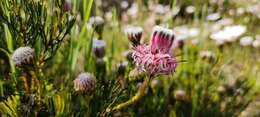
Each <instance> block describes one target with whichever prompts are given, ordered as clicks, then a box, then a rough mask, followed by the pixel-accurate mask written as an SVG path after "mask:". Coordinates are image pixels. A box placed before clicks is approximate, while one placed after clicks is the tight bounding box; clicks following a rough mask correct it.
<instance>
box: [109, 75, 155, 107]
mask: <svg viewBox="0 0 260 117" xmlns="http://www.w3.org/2000/svg"><path fill="white" fill-rule="evenodd" d="M150 80H151V76H149V77H146V78H145V79H144V82H143V84H142V85H141V87H140V89H139V90H138V92H137V93H136V94H135V96H134V97H132V98H131V99H129V100H128V101H126V102H124V103H121V104H119V105H117V106H115V107H113V108H112V109H111V108H108V109H106V111H107V112H111V111H116V110H121V109H123V108H125V107H128V106H130V105H132V104H134V103H136V102H138V101H139V100H140V99H141V98H142V97H143V96H145V91H146V89H147V87H148V86H149V83H150Z"/></svg>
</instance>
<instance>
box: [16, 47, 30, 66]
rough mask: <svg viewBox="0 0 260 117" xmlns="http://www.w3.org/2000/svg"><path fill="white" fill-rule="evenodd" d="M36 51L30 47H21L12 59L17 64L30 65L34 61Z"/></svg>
mask: <svg viewBox="0 0 260 117" xmlns="http://www.w3.org/2000/svg"><path fill="white" fill-rule="evenodd" d="M34 56H35V53H34V49H32V48H30V47H20V48H18V49H16V50H15V51H14V53H13V55H12V60H13V62H14V64H15V65H16V66H19V67H21V66H24V65H30V64H32V63H33V59H34Z"/></svg>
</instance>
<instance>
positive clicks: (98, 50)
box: [92, 39, 106, 58]
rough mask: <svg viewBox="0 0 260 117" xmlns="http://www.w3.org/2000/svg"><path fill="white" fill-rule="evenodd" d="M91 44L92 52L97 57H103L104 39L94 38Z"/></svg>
mask: <svg viewBox="0 0 260 117" xmlns="http://www.w3.org/2000/svg"><path fill="white" fill-rule="evenodd" d="M92 46H93V47H92V48H93V52H94V54H95V56H96V57H97V58H103V57H104V56H105V46H106V42H105V41H103V40H97V39H94V40H93V45H92Z"/></svg>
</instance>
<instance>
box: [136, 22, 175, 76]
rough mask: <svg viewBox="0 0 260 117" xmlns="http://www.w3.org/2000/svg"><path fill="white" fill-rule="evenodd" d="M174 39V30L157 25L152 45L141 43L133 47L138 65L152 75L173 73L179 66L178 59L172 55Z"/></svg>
mask: <svg viewBox="0 0 260 117" xmlns="http://www.w3.org/2000/svg"><path fill="white" fill-rule="evenodd" d="M173 41H174V33H173V31H171V30H169V29H166V28H163V27H160V26H155V27H154V29H153V34H152V37H151V42H150V45H144V44H141V45H139V46H137V47H135V48H134V49H133V55H132V57H133V59H134V62H135V63H136V64H137V67H140V68H141V69H143V70H144V71H146V72H148V73H150V74H152V75H156V74H170V73H173V72H174V71H175V69H176V67H177V61H176V59H175V58H174V57H172V56H171V55H170V50H171V47H172V44H173Z"/></svg>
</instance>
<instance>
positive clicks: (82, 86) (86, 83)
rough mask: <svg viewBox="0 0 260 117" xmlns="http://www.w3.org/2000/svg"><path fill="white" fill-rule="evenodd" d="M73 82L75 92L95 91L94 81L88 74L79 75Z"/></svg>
mask: <svg viewBox="0 0 260 117" xmlns="http://www.w3.org/2000/svg"><path fill="white" fill-rule="evenodd" d="M73 82H74V89H75V91H82V92H89V91H93V90H94V89H95V85H96V79H95V77H94V76H93V75H91V74H90V73H86V72H84V73H81V74H79V75H78V76H77V77H76V79H75V80H74V81H73Z"/></svg>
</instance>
